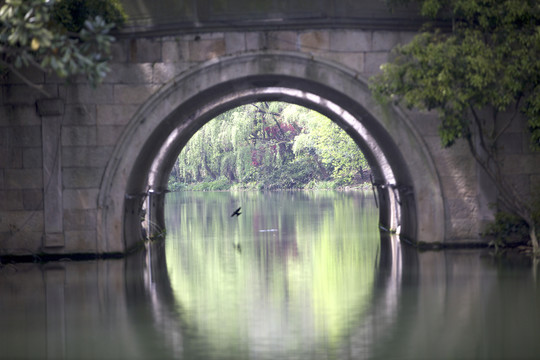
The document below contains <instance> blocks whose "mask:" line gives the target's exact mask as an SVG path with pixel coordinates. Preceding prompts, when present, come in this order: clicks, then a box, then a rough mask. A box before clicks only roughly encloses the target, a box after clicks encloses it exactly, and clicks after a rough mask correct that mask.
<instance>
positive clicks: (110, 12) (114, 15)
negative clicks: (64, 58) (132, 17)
mask: <svg viewBox="0 0 540 360" xmlns="http://www.w3.org/2000/svg"><path fill="white" fill-rule="evenodd" d="M53 16H54V20H55V21H56V22H57V23H59V24H62V26H63V27H64V28H66V29H67V30H68V31H70V32H74V33H78V32H79V31H81V30H82V29H83V28H84V22H85V21H86V20H88V19H95V18H96V17H97V16H100V17H101V18H103V20H105V22H107V23H109V24H115V26H117V27H121V26H122V25H124V23H125V22H126V20H127V15H126V13H125V12H124V9H123V8H122V5H121V3H120V1H118V0H59V1H57V2H56V3H55V4H54V8H53Z"/></svg>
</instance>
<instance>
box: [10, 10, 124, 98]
mask: <svg viewBox="0 0 540 360" xmlns="http://www.w3.org/2000/svg"><path fill="white" fill-rule="evenodd" d="M0 4H3V5H2V6H1V8H0V67H1V68H3V69H4V70H7V71H11V72H12V73H14V74H15V75H16V76H18V77H19V78H21V79H22V80H24V81H25V82H26V83H27V84H28V85H30V86H33V87H35V88H37V86H36V84H33V83H32V82H31V81H30V80H29V79H28V78H27V77H26V76H25V74H24V70H22V69H23V68H25V67H35V68H38V69H41V70H43V71H45V72H51V71H52V72H54V73H56V74H57V75H58V76H59V77H62V78H67V77H70V76H74V75H84V76H86V77H87V79H88V81H89V82H90V83H91V84H93V85H96V84H98V83H99V82H100V81H101V80H102V79H103V78H104V77H105V76H106V74H107V71H108V67H107V60H108V56H109V54H110V46H111V43H112V42H113V41H114V38H113V37H112V36H111V35H109V32H110V31H111V29H113V28H115V27H119V26H122V25H123V24H124V22H125V20H126V15H125V13H124V12H123V9H122V7H121V5H120V2H119V1H118V0H5V1H1V2H0Z"/></svg>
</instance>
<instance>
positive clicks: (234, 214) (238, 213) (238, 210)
mask: <svg viewBox="0 0 540 360" xmlns="http://www.w3.org/2000/svg"><path fill="white" fill-rule="evenodd" d="M241 208H242V207H239V208H238V209H236V210H234V212H233V213H232V214H231V217H233V216H240V214H241V212H240V209H241Z"/></svg>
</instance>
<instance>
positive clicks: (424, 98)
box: [371, 0, 540, 148]
mask: <svg viewBox="0 0 540 360" xmlns="http://www.w3.org/2000/svg"><path fill="white" fill-rule="evenodd" d="M419 2H420V4H421V10H422V14H423V15H425V16H429V17H433V18H435V17H444V16H447V17H448V16H450V17H451V18H452V23H453V29H452V31H451V32H443V31H440V30H437V29H433V28H427V29H426V31H425V32H423V33H422V34H420V35H418V36H416V37H415V38H414V39H413V41H412V42H411V43H409V44H407V45H404V46H401V47H398V48H397V49H396V50H395V52H394V55H395V60H394V61H393V62H392V63H391V64H386V65H385V66H384V67H383V68H382V72H381V74H379V75H377V76H376V77H375V78H374V79H373V81H372V82H371V87H372V89H373V91H374V92H376V93H377V94H378V95H379V97H381V96H382V97H387V98H391V99H393V100H394V101H396V102H402V103H403V104H404V105H406V106H408V107H415V108H419V109H427V110H431V109H436V110H437V111H438V113H439V115H440V119H441V126H440V135H441V140H442V144H443V146H450V145H452V144H453V143H454V142H455V141H456V140H457V139H460V138H467V137H469V136H471V133H472V132H473V131H474V129H473V127H474V126H475V124H474V123H473V122H471V116H470V115H471V112H472V111H477V110H479V109H483V108H484V107H486V106H492V107H493V108H494V109H495V110H496V111H499V112H501V111H506V110H510V109H513V108H518V109H520V110H521V111H522V112H524V113H525V114H526V115H527V118H528V123H529V130H530V131H531V133H532V145H533V146H534V147H535V148H540V100H539V98H540V96H539V95H540V62H539V61H538V59H539V58H540V6H538V2H537V1H513V0H446V1H443V0H421V1H419Z"/></svg>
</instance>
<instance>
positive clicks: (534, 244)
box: [529, 221, 540, 255]
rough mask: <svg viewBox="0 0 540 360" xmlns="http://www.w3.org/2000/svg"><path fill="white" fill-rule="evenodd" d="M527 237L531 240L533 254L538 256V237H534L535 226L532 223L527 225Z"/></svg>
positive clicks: (539, 248)
mask: <svg viewBox="0 0 540 360" xmlns="http://www.w3.org/2000/svg"><path fill="white" fill-rule="evenodd" d="M529 237H530V238H531V242H532V247H533V254H534V255H540V244H538V237H537V236H536V226H535V225H534V221H531V222H530V223H529Z"/></svg>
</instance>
